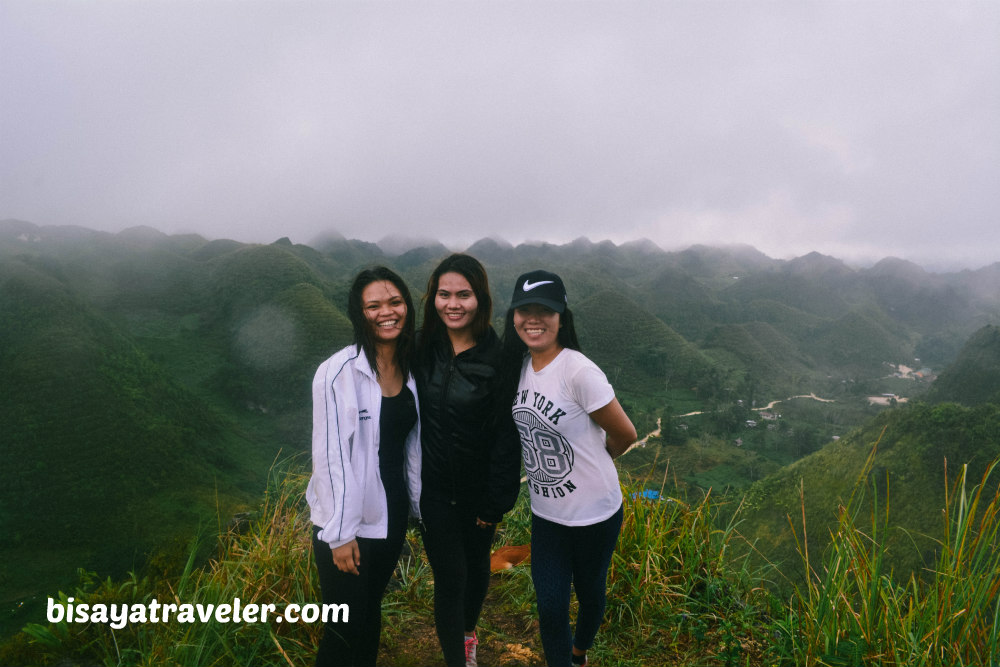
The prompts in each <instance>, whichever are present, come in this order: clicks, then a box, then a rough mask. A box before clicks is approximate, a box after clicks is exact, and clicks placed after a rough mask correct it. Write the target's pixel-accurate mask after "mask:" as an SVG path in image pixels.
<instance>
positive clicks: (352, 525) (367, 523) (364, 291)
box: [306, 267, 420, 666]
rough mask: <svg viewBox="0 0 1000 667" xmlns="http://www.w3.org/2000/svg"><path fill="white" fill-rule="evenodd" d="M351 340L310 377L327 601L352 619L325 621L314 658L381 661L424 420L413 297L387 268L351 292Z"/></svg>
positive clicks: (315, 493) (312, 503) (414, 502)
mask: <svg viewBox="0 0 1000 667" xmlns="http://www.w3.org/2000/svg"><path fill="white" fill-rule="evenodd" d="M347 315H348V317H349V319H350V320H351V325H352V326H353V328H354V343H353V344H352V345H349V346H347V347H345V348H344V349H342V350H340V351H339V352H337V353H336V354H334V355H333V356H332V357H330V358H329V359H327V360H326V361H324V362H323V363H322V364H321V365H320V367H319V369H318V370H317V371H316V376H315V378H314V379H313V437H312V454H313V473H312V478H311V479H310V480H309V486H308V488H307V489H306V499H307V500H308V501H309V508H310V510H311V518H312V522H313V524H314V527H313V552H314V554H315V558H316V568H317V569H318V570H319V580H320V588H321V591H322V595H323V603H324V604H337V605H340V604H346V605H348V609H349V612H350V613H349V616H348V622H334V621H335V620H341V619H339V618H338V619H331V621H329V622H327V624H326V627H325V628H324V633H323V638H322V640H321V641H320V644H319V650H318V652H317V655H316V664H317V665H319V666H325V665H374V664H375V659H376V657H377V655H378V645H379V636H380V634H381V629H382V612H381V605H382V596H383V595H384V594H385V588H386V585H387V584H388V583H389V578H390V577H391V576H392V573H393V570H394V569H395V567H396V562H397V561H398V560H399V554H400V551H401V550H402V546H403V538H404V536H405V533H406V521H407V516H408V514H409V513H410V512H411V511H412V512H413V513H414V514H415V515H417V516H419V499H420V422H419V419H418V406H417V396H416V391H417V389H416V383H415V382H414V379H413V376H412V375H411V373H410V365H411V358H412V354H413V349H414V324H413V302H412V300H411V298H410V292H409V290H408V289H407V287H406V284H405V283H404V282H403V280H402V278H400V277H399V276H398V275H396V274H395V273H393V272H392V271H390V270H389V269H387V268H385V267H376V268H374V269H369V270H365V271H362V272H361V273H360V274H359V275H358V276H357V278H355V280H354V284H353V285H352V286H351V291H350V294H349V295H348V300H347Z"/></svg>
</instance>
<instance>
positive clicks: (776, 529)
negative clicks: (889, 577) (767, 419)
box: [740, 404, 1000, 582]
mask: <svg viewBox="0 0 1000 667" xmlns="http://www.w3.org/2000/svg"><path fill="white" fill-rule="evenodd" d="M872 447H875V448H876V451H877V453H876V456H875V459H874V467H873V469H872V470H871V472H870V473H869V474H868V476H867V478H866V479H864V480H862V482H861V483H862V485H863V486H864V487H865V488H864V489H861V492H862V493H863V494H864V495H865V498H866V500H865V502H864V503H863V504H862V505H861V506H860V507H859V508H858V509H859V511H860V512H861V515H862V516H868V515H869V514H870V513H871V511H872V510H873V508H878V511H879V512H881V513H885V512H888V517H889V520H888V525H890V526H893V529H892V535H891V537H890V539H889V546H890V550H891V553H892V555H893V561H892V562H893V564H894V565H895V568H896V570H897V571H898V572H899V573H900V574H901V575H904V576H905V575H906V574H907V573H909V572H919V571H920V570H921V569H922V568H924V567H926V566H928V565H929V564H930V563H931V562H932V561H933V560H934V556H935V550H936V546H935V544H934V543H933V542H931V541H929V540H928V539H927V538H926V536H927V535H936V534H940V533H941V510H942V505H941V503H943V498H944V485H945V471H946V465H947V471H948V474H949V476H954V475H955V474H957V473H958V472H960V471H961V466H962V465H963V464H966V463H967V464H969V479H970V480H971V481H978V480H979V478H980V477H981V476H982V474H983V472H984V471H985V468H986V465H987V464H988V463H989V462H990V461H991V460H993V459H994V458H996V457H997V456H1000V407H997V406H982V407H980V408H975V409H969V408H963V407H960V406H958V405H955V404H942V405H938V406H933V407H932V406H928V405H925V404H916V405H913V406H908V407H905V408H897V409H896V410H893V411H888V412H885V413H882V414H881V415H879V416H878V417H877V418H875V419H874V420H872V421H871V422H870V423H868V424H867V425H866V426H865V427H864V428H862V429H859V430H858V431H856V432H854V433H853V434H851V435H850V436H849V437H846V438H843V439H841V440H839V441H836V442H833V443H830V444H829V445H827V446H826V447H824V448H823V449H821V450H820V451H818V452H816V453H815V454H812V455H810V456H808V457H806V458H804V459H801V460H800V461H797V462H795V463H793V464H791V465H789V466H787V467H786V468H783V469H782V470H780V471H778V472H777V473H775V474H773V475H771V476H770V477H768V478H767V479H765V480H762V481H761V482H758V483H757V484H755V485H754V486H752V487H751V488H750V490H749V491H748V492H747V494H746V500H745V505H744V511H743V514H742V518H743V523H742V525H741V527H740V531H741V532H742V533H744V534H745V535H746V536H747V538H748V539H750V540H751V541H753V542H755V543H756V544H757V548H758V550H759V551H760V552H761V553H762V554H763V555H764V556H765V557H766V558H767V560H769V561H770V562H772V563H775V564H777V565H779V567H781V568H783V569H782V571H783V572H785V573H789V572H790V570H787V569H784V568H785V567H787V566H788V565H790V564H794V563H796V562H798V561H799V556H798V553H797V546H796V542H795V539H794V537H793V533H792V528H791V527H790V523H789V519H791V525H792V526H794V528H795V530H796V531H798V532H799V533H800V534H801V532H802V522H803V516H802V513H803V504H802V500H801V497H800V492H801V493H802V496H803V497H804V499H805V504H804V510H805V524H806V527H807V536H808V542H809V547H808V548H809V552H810V553H811V554H813V555H814V556H817V555H819V554H821V553H822V551H823V549H824V548H825V547H826V545H828V544H829V536H830V528H831V526H833V525H835V523H836V521H837V518H838V515H837V508H838V507H841V506H844V505H846V504H847V503H848V501H849V499H850V498H851V496H852V494H854V493H856V492H858V490H857V489H856V488H855V486H856V484H857V483H858V480H859V478H860V476H861V474H862V472H863V471H864V467H865V462H866V459H867V457H868V454H869V453H870V451H871V449H872ZM872 485H874V490H873V491H868V487H870V486H872ZM865 492H867V493H865ZM937 499H941V503H939V502H938V501H937ZM790 578H791V579H792V580H793V581H797V582H801V580H802V573H801V572H797V573H795V575H794V576H791V577H790Z"/></svg>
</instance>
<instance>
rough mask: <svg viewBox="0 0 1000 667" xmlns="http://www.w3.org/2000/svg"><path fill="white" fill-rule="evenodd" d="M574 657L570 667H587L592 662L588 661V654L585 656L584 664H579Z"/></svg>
mask: <svg viewBox="0 0 1000 667" xmlns="http://www.w3.org/2000/svg"><path fill="white" fill-rule="evenodd" d="M572 657H573V659H572V660H571V661H570V667H587V665H589V664H590V661H589V660H587V654H586V653H584V654H583V662H577V661H576V656H575V655H574V656H572Z"/></svg>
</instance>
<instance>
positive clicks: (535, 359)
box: [530, 345, 565, 373]
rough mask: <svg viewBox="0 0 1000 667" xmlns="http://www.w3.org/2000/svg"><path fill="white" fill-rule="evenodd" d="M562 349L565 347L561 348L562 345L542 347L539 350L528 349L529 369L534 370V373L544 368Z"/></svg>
mask: <svg viewBox="0 0 1000 667" xmlns="http://www.w3.org/2000/svg"><path fill="white" fill-rule="evenodd" d="M563 349H565V348H563V346H562V345H553V346H552V347H550V348H547V349H544V350H540V351H538V352H535V351H534V350H531V351H530V352H531V369H532V370H533V371H535V372H536V373H537V372H538V371H540V370H542V369H543V368H545V367H546V366H548V365H549V364H551V363H552V361H553V360H554V359H555V358H556V357H558V356H559V353H560V352H562V351H563Z"/></svg>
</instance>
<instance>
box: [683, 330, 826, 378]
mask: <svg viewBox="0 0 1000 667" xmlns="http://www.w3.org/2000/svg"><path fill="white" fill-rule="evenodd" d="M702 349H703V350H705V351H706V352H708V353H710V354H711V355H712V356H713V357H715V358H716V359H718V360H719V361H720V362H721V364H722V365H724V366H726V367H729V368H733V369H737V370H738V372H737V374H738V375H744V376H746V375H752V376H754V377H755V378H756V379H757V380H758V381H759V382H761V383H762V386H761V387H760V389H761V390H763V391H764V392H766V394H767V395H771V396H773V395H776V392H777V391H778V389H779V388H781V389H784V388H787V387H798V385H800V384H803V383H804V382H805V378H807V377H808V376H809V375H811V374H812V373H813V371H814V362H812V361H811V360H810V359H809V358H808V357H807V356H806V355H804V354H803V353H802V352H801V350H800V349H799V346H798V345H797V344H796V343H795V342H794V341H793V340H791V339H789V338H788V336H786V335H785V334H784V333H782V332H781V331H780V330H779V329H778V328H776V327H774V326H772V325H771V324H768V323H767V322H747V323H745V324H727V325H722V326H718V327H716V328H715V329H713V330H712V331H711V332H710V333H709V334H708V336H706V338H705V340H704V341H702Z"/></svg>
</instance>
